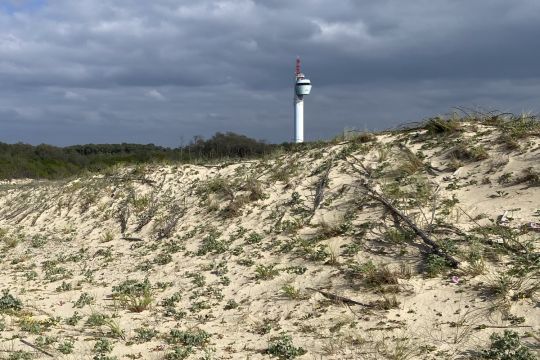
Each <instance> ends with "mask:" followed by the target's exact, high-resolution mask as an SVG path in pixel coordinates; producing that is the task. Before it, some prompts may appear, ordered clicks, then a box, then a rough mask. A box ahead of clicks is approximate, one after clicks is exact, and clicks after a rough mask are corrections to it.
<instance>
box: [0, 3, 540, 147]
mask: <svg viewBox="0 0 540 360" xmlns="http://www.w3.org/2000/svg"><path fill="white" fill-rule="evenodd" d="M539 14H540V1H538V0H513V1H508V0H410V1H404V0H303V1H291V0H223V1H217V0H189V1H187V0H151V1H143V0H76V1H75V0H0V141H3V142H9V143H14V142H18V141H22V142H28V143H32V144H39V143H49V144H55V145H70V144H81V143H112V142H115V143H117V142H137V143H155V144H159V145H167V146H178V145H180V144H182V143H184V144H185V143H187V142H189V140H190V139H191V138H192V137H193V136H194V135H202V136H204V137H209V136H211V135H212V134H214V133H215V132H217V131H234V132H238V133H243V134H246V135H248V136H251V137H254V138H257V139H266V140H268V141H270V142H282V141H290V140H291V139H292V135H293V119H292V116H293V103H292V101H293V78H294V62H295V59H296V56H297V55H299V56H301V58H302V61H303V70H304V72H305V73H306V75H307V76H308V77H309V78H310V79H311V80H312V82H313V85H314V86H313V90H312V95H310V96H309V97H308V98H307V99H306V102H305V119H306V120H305V121H306V124H305V128H306V130H305V133H306V139H307V140H314V139H319V138H330V137H332V136H334V135H336V134H337V133H340V132H341V131H342V130H343V129H344V128H357V129H361V130H364V129H367V130H377V129H384V128H388V127H391V126H395V125H397V124H400V123H403V122H410V121H417V120H421V119H422V118H425V117H428V116H433V115H437V114H444V113H448V112H450V111H452V108H453V107H454V106H460V107H482V108H484V109H498V110H501V111H514V112H521V111H532V112H535V113H536V112H538V110H539V107H540V105H539V101H538V100H539V96H540V82H539V78H540V65H539V63H540V62H539V60H538V59H539V58H540V56H539V55H540V46H539V45H540V22H539V21H538V15H539Z"/></svg>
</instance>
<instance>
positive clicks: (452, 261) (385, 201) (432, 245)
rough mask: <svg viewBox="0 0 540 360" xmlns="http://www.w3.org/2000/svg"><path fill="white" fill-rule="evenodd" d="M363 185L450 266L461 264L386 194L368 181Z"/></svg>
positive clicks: (368, 192) (454, 266) (455, 266)
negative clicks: (376, 189) (386, 196)
mask: <svg viewBox="0 0 540 360" xmlns="http://www.w3.org/2000/svg"><path fill="white" fill-rule="evenodd" d="M362 187H363V188H364V189H365V190H366V191H367V194H368V195H369V196H370V197H371V198H373V199H374V200H377V201H379V202H381V203H382V204H383V205H384V206H386V208H387V209H389V210H390V211H391V212H392V213H394V214H396V215H397V216H398V217H399V218H400V219H401V220H402V221H403V222H405V224H407V225H408V226H409V227H410V228H411V229H412V230H413V231H414V232H415V234H416V235H418V236H419V237H420V238H421V239H422V241H423V242H424V243H425V244H426V245H428V246H429V247H430V248H431V249H432V251H433V253H434V254H436V255H438V256H440V257H442V258H444V259H445V260H446V261H447V262H448V263H449V264H450V266H452V267H453V268H457V267H458V266H459V261H458V260H456V259H455V258H454V257H452V256H451V255H449V254H447V253H446V252H445V251H444V250H443V249H441V247H440V246H439V245H438V244H437V243H436V242H435V241H433V239H431V238H430V237H429V236H428V235H427V234H426V233H425V232H424V230H422V229H420V228H419V227H418V226H417V225H416V224H415V223H414V221H412V220H411V219H410V218H409V217H408V216H407V215H405V214H404V213H403V212H402V211H401V210H399V209H398V208H396V207H395V206H394V205H393V204H392V203H390V201H388V199H386V198H385V197H384V196H382V195H381V194H379V193H378V192H377V191H375V190H374V189H373V188H372V187H371V186H369V185H368V184H367V183H366V182H362Z"/></svg>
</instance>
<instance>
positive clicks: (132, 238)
mask: <svg viewBox="0 0 540 360" xmlns="http://www.w3.org/2000/svg"><path fill="white" fill-rule="evenodd" d="M121 239H122V240H126V241H144V239H141V238H136V237H122V238H121Z"/></svg>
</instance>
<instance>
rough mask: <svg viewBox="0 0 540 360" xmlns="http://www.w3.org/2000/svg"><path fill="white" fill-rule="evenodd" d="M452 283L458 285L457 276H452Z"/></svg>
mask: <svg viewBox="0 0 540 360" xmlns="http://www.w3.org/2000/svg"><path fill="white" fill-rule="evenodd" d="M452 282H453V283H454V284H458V283H459V277H458V276H455V275H454V276H452Z"/></svg>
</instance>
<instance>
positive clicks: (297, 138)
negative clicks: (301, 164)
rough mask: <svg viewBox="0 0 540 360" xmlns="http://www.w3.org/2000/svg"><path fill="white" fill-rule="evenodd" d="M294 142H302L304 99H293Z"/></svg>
mask: <svg viewBox="0 0 540 360" xmlns="http://www.w3.org/2000/svg"><path fill="white" fill-rule="evenodd" d="M294 142H296V143H303V142H304V99H303V97H302V98H300V97H299V96H297V95H295V97H294Z"/></svg>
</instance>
